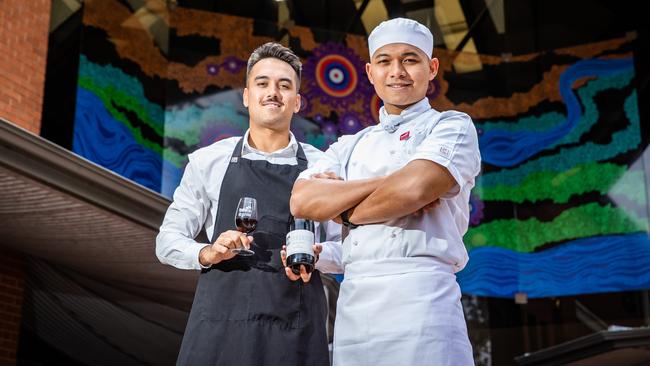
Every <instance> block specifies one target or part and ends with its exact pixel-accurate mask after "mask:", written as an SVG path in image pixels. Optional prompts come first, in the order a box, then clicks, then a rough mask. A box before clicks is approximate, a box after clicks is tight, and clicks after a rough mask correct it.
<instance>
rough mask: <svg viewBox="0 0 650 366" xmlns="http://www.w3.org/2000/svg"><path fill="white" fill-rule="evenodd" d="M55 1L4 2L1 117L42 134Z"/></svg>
mask: <svg viewBox="0 0 650 366" xmlns="http://www.w3.org/2000/svg"><path fill="white" fill-rule="evenodd" d="M51 4H52V1H51V0H28V1H26V0H1V1H0V117H2V118H4V119H7V120H9V121H11V122H14V123H15V124H17V125H19V126H21V127H23V128H25V129H27V130H29V131H32V132H34V133H39V132H40V129H41V109H42V105H43V88H44V86H45V63H46V60H47V40H48V35H49V26H50V7H51Z"/></svg>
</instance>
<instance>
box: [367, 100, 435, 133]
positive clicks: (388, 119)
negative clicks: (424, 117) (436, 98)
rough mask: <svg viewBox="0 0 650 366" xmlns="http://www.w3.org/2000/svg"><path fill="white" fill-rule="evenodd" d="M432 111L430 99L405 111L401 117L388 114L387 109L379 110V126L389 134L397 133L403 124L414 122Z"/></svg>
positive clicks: (421, 101)
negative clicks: (418, 117)
mask: <svg viewBox="0 0 650 366" xmlns="http://www.w3.org/2000/svg"><path fill="white" fill-rule="evenodd" d="M429 109H431V105H430V104H429V98H426V97H425V98H423V99H422V100H420V101H419V102H417V103H415V104H413V105H411V106H409V107H408V108H406V109H404V110H403V111H402V112H401V113H400V114H399V115H397V114H388V112H386V108H385V107H383V106H382V107H381V109H380V110H379V124H380V125H381V127H382V128H383V129H384V130H385V131H386V132H388V133H393V132H395V131H397V127H399V125H401V124H403V123H407V122H410V121H412V120H413V119H414V118H415V117H417V116H419V115H420V114H422V113H423V112H426V111H428V110H429Z"/></svg>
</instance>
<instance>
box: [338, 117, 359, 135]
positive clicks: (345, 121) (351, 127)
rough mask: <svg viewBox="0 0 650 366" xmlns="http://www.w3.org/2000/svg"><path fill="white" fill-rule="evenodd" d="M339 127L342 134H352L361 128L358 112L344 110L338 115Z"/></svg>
mask: <svg viewBox="0 0 650 366" xmlns="http://www.w3.org/2000/svg"><path fill="white" fill-rule="evenodd" d="M338 125H339V129H340V130H341V132H342V133H343V134H354V133H357V132H359V131H360V130H361V129H362V128H363V123H362V122H361V118H360V116H359V115H358V114H356V113H354V112H345V113H343V114H342V115H341V116H340V117H339V123H338Z"/></svg>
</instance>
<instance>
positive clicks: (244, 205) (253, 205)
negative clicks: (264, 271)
mask: <svg viewBox="0 0 650 366" xmlns="http://www.w3.org/2000/svg"><path fill="white" fill-rule="evenodd" d="M235 225H236V226H237V230H238V231H239V232H242V233H246V234H249V233H251V232H252V231H253V230H255V228H256V227H257V200H256V199H255V198H252V197H242V198H240V199H239V204H238V205H237V212H236V213H235ZM232 252H233V253H237V254H239V255H243V256H250V255H253V254H255V252H253V251H252V250H250V249H246V248H245V247H243V246H241V247H238V248H234V249H232Z"/></svg>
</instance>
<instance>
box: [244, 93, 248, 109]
mask: <svg viewBox="0 0 650 366" xmlns="http://www.w3.org/2000/svg"><path fill="white" fill-rule="evenodd" d="M243 99H244V100H243V101H244V107H246V108H248V88H244V93H243Z"/></svg>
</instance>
